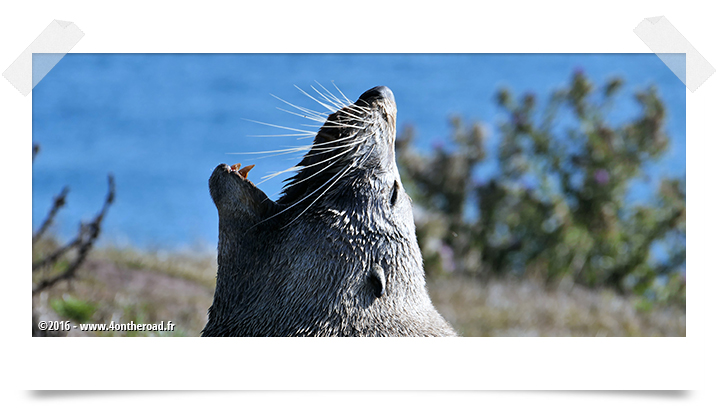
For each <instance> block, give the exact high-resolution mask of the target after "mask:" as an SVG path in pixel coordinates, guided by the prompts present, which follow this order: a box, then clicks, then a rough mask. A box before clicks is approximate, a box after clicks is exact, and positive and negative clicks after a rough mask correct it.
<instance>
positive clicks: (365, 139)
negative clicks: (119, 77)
mask: <svg viewBox="0 0 720 420" xmlns="http://www.w3.org/2000/svg"><path fill="white" fill-rule="evenodd" d="M334 99H337V98H334ZM337 108H340V109H338V110H337V111H336V112H334V113H333V114H331V115H329V116H328V118H327V120H326V121H325V122H324V124H323V126H322V128H321V129H320V130H319V132H318V133H317V135H316V136H315V139H314V141H313V144H312V146H311V148H310V150H309V151H308V153H307V154H306V155H305V156H304V158H303V159H302V161H301V162H300V164H299V165H298V167H299V168H300V169H299V170H298V172H297V173H296V175H295V176H293V177H291V178H290V179H288V180H286V182H287V184H286V185H285V187H284V189H283V192H282V194H281V196H280V198H279V199H278V200H277V202H275V201H272V200H270V199H269V198H268V197H267V196H266V195H265V193H263V192H262V191H261V190H260V189H259V188H257V187H256V186H255V185H254V184H253V183H252V182H251V181H250V180H248V179H247V173H248V171H249V170H250V168H251V167H245V168H242V167H240V165H233V166H228V165H226V164H221V165H219V166H217V167H216V168H215V170H214V171H213V173H212V176H211V177H210V180H209V187H210V195H211V197H212V199H213V201H214V203H215V206H216V207H217V209H218V215H219V228H220V229H219V240H218V259H217V261H218V272H217V287H216V290H215V296H214V299H213V303H212V306H211V307H210V309H209V311H208V323H207V325H206V326H205V328H204V329H203V332H202V335H203V336H455V335H457V334H456V332H455V331H454V330H453V328H452V327H451V326H450V324H448V322H447V321H445V319H443V318H442V316H441V315H440V314H439V313H438V312H437V310H436V309H435V308H434V307H433V305H432V303H431V301H430V297H429V295H428V292H427V288H426V285H425V273H424V270H423V262H422V257H421V254H420V248H419V247H418V242H417V238H416V236H415V223H414V221H413V214H412V207H411V200H410V197H409V196H408V195H407V194H406V193H405V190H404V189H403V186H402V183H401V182H400V175H399V173H398V169H397V165H396V163H395V118H396V114H397V109H396V104H395V98H394V95H393V93H392V91H391V90H390V89H389V88H387V87H385V86H378V87H374V88H372V89H370V90H368V91H367V92H365V93H363V94H362V95H361V96H360V98H359V99H358V100H357V101H356V102H355V103H350V101H348V100H345V101H343V103H342V107H340V106H338V107H337Z"/></svg>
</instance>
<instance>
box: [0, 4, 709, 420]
mask: <svg viewBox="0 0 720 420" xmlns="http://www.w3.org/2000/svg"><path fill="white" fill-rule="evenodd" d="M499 3H502V4H499ZM707 4H708V3H707V2H699V1H698V2H696V1H683V2H661V1H653V2H645V1H643V2H627V1H603V2H598V3H593V4H586V3H580V2H561V1H544V2H517V1H503V2H493V3H488V4H479V5H478V4H475V3H470V2H455V1H443V2H441V3H435V2H417V3H410V2H398V3H393V4H389V2H385V1H362V2H341V1H340V0H335V1H334V2H330V1H328V2H313V1H302V2H271V1H267V2H264V3H263V4H262V5H258V4H256V3H255V2H254V4H253V5H252V6H239V5H236V4H234V3H231V2H214V1H203V2H178V1H173V2H165V1H161V2H146V1H142V2H136V1H124V2H117V3H104V2H90V1H88V2H79V1H78V2H69V1H66V2H49V1H33V2H25V3H20V2H13V4H12V5H10V6H8V5H5V6H4V7H3V12H2V13H1V14H0V15H1V16H2V17H0V22H1V24H0V39H2V47H0V48H2V51H1V55H0V70H2V71H4V70H5V69H6V68H7V67H8V66H9V65H10V64H11V63H12V62H13V61H14V60H15V58H16V57H17V56H18V55H19V54H20V53H21V52H22V51H23V50H24V49H25V48H26V47H27V46H28V45H29V44H30V43H31V42H32V41H33V40H34V39H35V38H36V37H37V36H38V35H39V34H40V32H42V30H43V29H45V27H47V25H48V24H49V23H50V22H51V21H52V20H53V19H59V20H66V21H72V22H74V23H76V24H77V25H78V26H79V27H80V29H81V30H82V31H83V32H84V33H85V37H84V38H83V39H82V40H81V41H80V42H79V43H78V44H77V45H76V46H75V48H74V49H73V50H72V51H71V52H73V53H102V52H105V53H123V52H127V53H130V52H133V53H155V52H215V53H220V52H478V53H480V52H486V53H490V52H496V53H502V52H515V53H524V52H546V53H550V52H568V53H569V52H592V53H637V52H643V53H644V52H649V50H648V48H647V47H646V46H645V44H643V43H642V41H641V40H640V39H639V38H638V37H637V36H636V35H635V34H634V33H633V29H634V28H635V27H636V26H637V25H638V24H639V23H640V21H641V20H642V19H644V18H646V17H653V16H659V15H664V16H666V17H667V18H668V19H669V20H670V22H671V23H672V24H673V25H674V26H675V27H676V28H677V29H678V30H679V31H680V32H681V33H682V34H683V35H684V36H685V37H686V38H687V39H688V40H689V41H690V43H691V44H692V45H693V46H694V47H695V48H696V49H697V50H698V51H699V52H700V53H701V54H702V55H703V56H704V57H705V58H706V59H707V60H708V61H710V63H711V64H713V65H714V66H715V67H717V66H718V65H720V56H719V55H718V52H719V51H718V49H717V43H716V41H712V40H713V39H718V29H717V28H718V24H717V15H716V14H715V13H714V11H713V10H709V9H707V8H706V7H708V6H707ZM712 33H715V35H712ZM688 71H691V69H688ZM719 80H720V76H718V75H717V74H715V75H714V76H712V77H711V78H710V79H709V80H708V81H707V82H705V84H704V85H702V86H701V87H700V88H699V89H698V90H697V91H696V92H695V93H690V92H689V91H688V93H687V95H688V96H687V156H688V157H687V159H688V164H687V168H688V169H687V180H688V184H687V191H688V200H687V207H688V234H687V239H688V254H687V275H688V279H689V280H688V281H689V283H690V285H689V287H688V298H687V307H688V310H687V337H685V338H461V339H397V340H395V339H382V340H371V339H358V340H353V339H260V340H257V339H256V340H253V339H232V340H227V339H226V340H201V339H199V338H186V339H169V338H164V339H116V338H113V339H98V338H91V339H77V338H75V339H32V338H31V337H30V323H31V318H30V317H31V314H30V303H31V302H30V295H31V293H30V291H31V284H30V266H31V252H30V250H31V243H30V235H29V233H30V231H31V206H32V201H31V189H32V178H31V169H32V165H31V153H30V145H31V122H32V115H31V109H32V107H31V95H29V96H28V97H23V96H22V95H20V94H19V93H18V92H17V91H16V90H15V88H14V87H13V86H11V85H10V84H9V83H7V82H6V81H5V80H4V79H1V80H0V98H1V102H0V107H1V108H0V130H1V136H0V141H2V152H0V183H1V184H0V187H1V189H0V191H2V207H1V208H2V217H1V218H0V220H1V226H2V231H1V232H2V237H3V238H2V241H0V244H2V245H1V246H2V252H0V258H2V262H3V266H4V267H6V269H5V270H3V275H2V280H3V282H4V287H3V292H4V293H3V296H4V297H5V298H4V299H3V300H2V304H0V307H1V308H2V315H3V316H2V318H0V319H2V320H3V322H4V329H3V332H4V334H3V335H4V337H3V346H2V348H3V349H4V351H3V357H2V360H3V368H2V383H3V388H4V390H5V391H7V392H3V393H2V395H3V396H2V398H3V399H6V400H7V401H3V402H2V403H1V404H2V406H3V412H8V413H18V414H19V417H21V418H23V417H29V418H34V417H36V416H38V417H39V416H41V415H42V416H45V417H47V416H53V417H58V416H59V417H61V418H65V417H78V413H87V414H92V415H93V416H94V417H101V418H132V417H136V416H140V417H145V416H146V415H155V416H157V415H162V417H163V418H164V417H171V416H173V417H177V416H179V417H185V416H189V417H199V416H203V417H205V418H207V417H209V416H213V415H216V416H222V417H223V418H224V417H225V416H229V415H232V416H233V417H235V416H243V417H248V418H256V417H260V416H262V417H265V416H269V415H273V414H274V415H278V414H282V415H283V417H290V418H296V417H300V416H301V414H303V413H305V414H310V413H312V414H313V415H315V416H318V417H325V416H327V417H330V416H332V417H334V418H367V417H375V416H381V417H385V416H386V415H387V416H393V417H398V418H407V417H415V416H420V417H435V418H446V417H447V418H457V417H459V415H461V414H465V415H466V416H468V417H485V418H493V419H494V418H505V417H528V416H533V417H537V416H540V417H545V415H543V414H546V415H547V416H549V417H550V416H551V417H561V418H589V419H592V418H607V417H609V416H612V417H618V418H625V417H631V416H632V417H641V418H708V416H710V417H712V415H711V414H710V413H713V412H714V413H717V412H718V409H717V404H713V399H712V396H713V395H714V394H718V392H717V391H718V388H719V387H718V379H717V378H718V373H720V372H718V358H717V354H718V348H717V346H716V345H715V340H713V338H714V336H715V335H716V334H717V333H718V327H717V321H718V316H717V311H716V309H715V308H716V307H717V302H718V275H717V274H716V271H717V270H716V261H717V259H718V257H717V256H716V249H717V246H716V240H715V238H717V233H718V224H717V218H716V217H715V214H716V213H717V210H716V207H717V200H716V198H715V195H716V191H717V187H716V186H715V184H716V182H717V180H718V175H717V167H718V162H717V158H716V156H718V134H717V131H718V130H717V122H718V115H720V114H719V113H718V105H717V98H718V81H719ZM37 389H112V390H122V389H141V390H154V389H158V390H160V389H178V390H180V389H186V390H203V389H215V390H253V389H258V390H274V389H279V390H292V389H306V390H333V389H346V390H575V389H587V390H611V389H619V390H635V389H649V390H663V389H684V390H693V391H691V392H679V393H678V392H676V393H658V392H649V393H648V392H646V393H640V394H634V393H608V392H596V393H568V392H538V393H508V392H479V391H463V392H391V393H388V392H385V393H379V392H352V393H348V392H324V393H309V392H300V393H291V392H283V393H269V392H257V391H255V392H223V393H207V392H205V393H182V392H175V393H173V392H162V393H130V394H129V395H128V394H127V393H108V392H104V393H87V392H79V393H78V392H74V393H69V394H66V393H38V392H31V391H27V390H37ZM10 391H11V392H10ZM127 396H130V397H131V399H130V400H128V399H126V398H124V397H127ZM308 410H310V411H309V412H308ZM131 416H132V417H131ZM13 417H18V415H15V416H13ZM79 417H80V418H82V417H84V416H82V415H80V416H79Z"/></svg>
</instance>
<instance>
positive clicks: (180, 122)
mask: <svg viewBox="0 0 720 420" xmlns="http://www.w3.org/2000/svg"><path fill="white" fill-rule="evenodd" d="M574 71H583V72H585V73H586V74H587V75H588V76H589V77H590V79H591V80H592V81H594V82H595V83H596V84H600V83H602V82H603V81H605V80H607V79H608V78H610V77H612V76H620V77H622V78H623V79H624V80H625V82H626V85H625V88H624V89H623V91H622V94H621V95H620V96H619V97H618V100H617V101H616V107H615V108H614V110H613V112H612V114H611V115H610V118H611V120H612V121H614V122H623V121H628V120H629V119H630V118H632V117H633V116H636V115H637V114H638V112H639V108H638V107H637V105H636V104H635V102H634V100H633V94H634V92H635V91H637V90H639V89H644V88H646V87H648V86H650V85H655V86H656V87H657V88H658V91H659V93H660V96H661V98H662V99H663V100H664V101H665V103H666V104H667V105H668V110H667V114H668V120H667V126H666V129H667V132H668V134H669V137H670V138H671V140H672V143H671V147H670V151H669V152H668V154H667V156H666V157H665V158H664V159H663V160H662V161H660V162H659V163H658V164H656V165H653V167H652V168H651V172H650V173H651V176H650V177H649V179H648V180H647V181H646V182H640V183H639V184H637V185H636V186H635V187H634V189H633V193H632V197H630V199H638V200H641V199H643V198H644V197H647V196H649V194H650V192H651V190H652V189H654V188H655V187H656V186H657V181H658V179H659V174H670V175H675V176H682V175H684V174H685V86H684V85H683V84H682V83H681V82H680V80H679V79H678V78H677V77H676V76H675V75H674V74H673V73H672V72H671V71H670V70H669V69H668V68H667V67H666V66H665V64H663V63H662V61H661V60H660V59H658V58H657V57H656V56H655V55H654V54H479V55H478V54H328V55H325V54H68V55H66V56H65V58H63V59H62V60H61V61H60V62H59V63H58V65H57V66H55V68H54V69H53V70H52V71H50V73H49V74H48V75H47V76H46V77H45V78H44V79H43V80H42V81H41V82H40V83H39V84H38V85H37V86H36V87H35V89H34V90H33V142H34V143H38V144H40V146H41V153H40V154H39V155H38V157H37V158H36V160H35V163H34V165H33V195H32V197H33V229H37V227H38V225H39V224H40V223H41V222H42V220H43V219H44V217H45V215H46V213H47V211H48V210H49V208H50V207H51V204H52V198H53V197H54V196H55V195H56V194H57V193H59V191H60V190H61V189H62V187H63V186H65V185H68V186H69V187H70V195H69V196H68V204H67V206H66V207H65V208H64V209H63V210H62V212H61V213H60V215H59V216H58V219H57V223H56V228H55V229H56V230H55V233H56V234H58V235H59V236H61V237H63V238H69V237H70V236H71V235H73V234H74V233H75V231H76V230H77V226H78V223H79V222H80V220H89V219H91V218H92V217H93V216H94V215H95V213H96V212H97V211H98V210H99V209H100V207H101V205H102V202H103V199H104V196H105V193H106V190H107V180H106V179H107V174H108V172H112V173H113V174H114V176H115V180H116V184H117V198H116V202H115V204H114V205H113V206H112V207H111V209H110V211H109V213H108V215H107V218H106V221H105V224H104V230H103V236H102V238H103V241H104V242H106V243H107V242H110V243H115V244H118V245H126V244H129V245H134V246H137V247H141V248H162V249H177V248H183V247H187V246H191V245H193V246H198V245H199V246H203V247H207V248H212V247H214V246H215V244H216V241H217V213H216V210H215V207H214V205H213V203H212V200H211V199H210V196H209V193H208V188H207V180H208V178H209V176H210V174H211V172H212V170H213V169H214V168H215V166H216V165H217V164H219V163H229V164H233V163H238V162H241V163H243V164H246V165H247V164H255V165H256V167H255V168H254V169H253V171H252V172H251V173H250V178H251V179H253V180H255V181H258V180H259V179H260V177H261V176H263V175H266V174H268V173H272V172H275V171H280V170H283V169H286V168H289V167H291V166H293V165H294V164H295V163H297V162H298V161H299V158H298V156H299V155H283V156H277V157H274V158H260V157H259V156H256V155H249V156H248V155H234V154H231V153H243V152H255V151H267V150H275V149H281V148H285V147H288V146H297V145H303V144H309V142H310V141H311V139H305V140H296V139H293V138H291V137H251V136H252V135H267V134H282V133H287V131H283V130H279V129H275V128H272V127H268V126H264V125H261V124H257V123H254V122H251V121H248V120H255V121H261V122H266V123H272V124H277V125H281V126H286V127H294V128H306V127H304V126H303V124H308V121H307V120H303V119H301V118H299V117H297V116H294V115H291V114H289V113H286V112H282V111H281V110H278V108H283V109H289V107H288V106H287V105H285V104H284V103H282V102H281V101H279V100H278V99H276V98H274V97H273V96H272V95H275V96H278V97H280V98H282V99H284V100H287V101H289V102H291V103H293V104H296V105H300V106H304V107H308V108H312V109H315V110H322V108H321V106H320V105H318V104H317V103H315V102H313V101H312V100H311V99H310V98H308V97H307V96H305V95H304V94H303V93H302V92H300V91H299V90H298V89H297V88H296V87H295V86H294V85H297V87H299V88H301V89H303V90H305V91H306V92H312V89H311V86H316V87H318V84H317V83H319V84H321V85H323V86H324V87H326V88H328V89H329V90H334V87H333V83H334V84H335V85H337V87H339V88H340V89H341V90H342V92H343V93H344V94H345V95H346V96H347V97H348V98H350V99H351V100H353V101H354V100H355V99H357V97H358V96H359V95H360V94H361V93H362V92H364V91H365V90H367V89H369V88H371V87H373V86H376V85H386V86H389V87H390V88H391V89H392V90H393V92H394V94H395V99H396V102H397V106H398V130H399V131H400V130H402V128H403V126H405V125H413V126H414V127H415V131H416V135H417V136H416V141H417V144H418V146H420V147H421V148H423V149H428V148H430V147H432V145H433V144H434V143H437V142H443V141H447V139H448V137H449V134H450V127H449V124H448V121H449V117H450V116H451V115H461V116H463V117H465V118H467V119H473V120H479V121H483V122H485V123H486V124H487V127H488V128H489V129H490V139H489V147H490V148H491V151H492V147H493V146H494V145H496V144H497V142H498V140H499V138H498V133H497V129H496V127H497V123H498V122H499V120H500V118H501V113H500V112H499V111H500V110H499V108H498V107H497V105H496V102H495V99H494V97H495V94H496V92H497V90H498V89H499V88H500V87H509V88H510V89H511V90H512V92H514V93H516V94H521V93H524V92H528V91H530V92H533V93H535V94H536V96H537V97H538V99H540V100H541V103H542V101H544V100H546V99H547V98H548V97H549V94H550V93H551V92H552V91H553V90H554V89H557V88H560V87H563V86H565V85H566V84H567V83H568V82H569V80H570V77H571V75H572V73H573V72H574ZM311 123H313V122H311ZM310 129H311V130H314V128H310ZM28 152H29V151H28ZM491 156H493V154H492V153H491ZM493 170H494V163H493V162H492V161H490V162H488V163H487V164H486V165H485V166H484V167H483V168H482V170H481V173H480V174H479V176H481V177H482V176H486V175H488V174H491V173H492V172H493ZM283 178H284V177H277V178H274V179H273V180H271V181H268V182H266V183H263V184H262V185H261V187H262V188H263V190H264V191H265V192H266V193H268V195H270V196H271V197H272V196H273V195H274V194H275V193H277V192H279V191H280V189H281V188H282V183H281V181H282V179H283Z"/></svg>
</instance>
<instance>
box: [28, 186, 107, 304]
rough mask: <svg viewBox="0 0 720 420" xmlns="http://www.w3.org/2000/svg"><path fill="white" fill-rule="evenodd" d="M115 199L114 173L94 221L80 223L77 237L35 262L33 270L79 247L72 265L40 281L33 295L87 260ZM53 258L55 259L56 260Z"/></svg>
mask: <svg viewBox="0 0 720 420" xmlns="http://www.w3.org/2000/svg"><path fill="white" fill-rule="evenodd" d="M114 200H115V179H114V178H113V176H112V174H109V175H108V193H107V196H106V197H105V203H104V204H103V207H102V210H101V211H100V213H98V215H97V216H95V219H94V220H93V221H92V223H90V224H88V225H85V224H81V225H80V232H79V233H78V236H77V238H75V239H74V240H72V241H70V243H68V245H66V246H64V247H63V248H61V249H60V250H58V251H56V252H55V253H54V254H53V255H51V256H50V257H48V258H46V259H45V260H43V261H41V262H39V263H37V264H33V270H35V268H36V266H37V267H40V266H42V265H46V264H49V263H50V261H49V260H50V259H51V257H54V260H57V258H59V256H61V255H62V254H64V253H65V252H67V251H69V250H70V249H71V248H73V247H77V248H78V255H77V257H76V258H75V260H74V261H73V262H72V263H71V264H70V266H69V267H68V268H67V269H66V270H65V271H63V272H62V273H60V274H57V275H56V276H55V277H51V278H49V279H45V280H42V281H40V282H39V283H38V284H37V285H36V286H35V287H34V288H33V295H34V294H36V293H39V292H40V291H42V290H45V289H47V288H49V287H51V286H53V285H54V284H56V283H57V282H59V281H61V280H66V279H70V278H72V277H73V276H74V275H75V271H76V270H77V269H78V267H80V265H81V264H82V263H83V261H85V258H86V257H87V255H88V253H89V252H90V250H91V249H92V247H93V245H94V244H95V241H96V240H97V238H98V236H99V235H100V225H101V224H102V221H103V219H104V218H105V214H106V213H107V210H108V209H109V208H110V205H111V204H112V202H113V201H114ZM54 260H53V261H54Z"/></svg>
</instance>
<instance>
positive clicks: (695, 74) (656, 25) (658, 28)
mask: <svg viewBox="0 0 720 420" xmlns="http://www.w3.org/2000/svg"><path fill="white" fill-rule="evenodd" d="M633 32H635V35H637V36H638V37H640V39H641V40H642V41H643V42H644V43H645V45H647V46H648V47H650V49H651V50H652V52H654V53H655V55H657V56H658V58H660V59H661V60H662V61H663V62H664V63H665V65H666V66H668V68H669V69H670V70H672V72H673V73H675V75H676V76H677V77H679V78H680V80H682V82H683V83H684V84H685V86H687V87H688V89H690V92H695V90H697V88H699V87H700V85H702V84H703V83H704V82H705V81H706V80H707V79H708V78H709V77H710V76H712V74H713V73H715V68H714V67H713V66H712V65H710V63H709V62H708V61H707V60H706V59H705V57H703V56H702V55H700V53H699V52H698V50H696V49H695V47H693V46H692V44H690V42H688V40H687V39H685V37H684V36H683V35H682V34H681V33H680V32H679V31H678V30H677V29H675V27H674V26H673V25H672V24H671V23H670V21H669V20H667V19H666V18H665V16H658V17H652V18H646V19H643V21H642V22H640V24H639V25H638V26H637V27H636V28H635V29H634V30H633ZM683 54H684V55H685V60H683V59H682V55H683Z"/></svg>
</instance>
